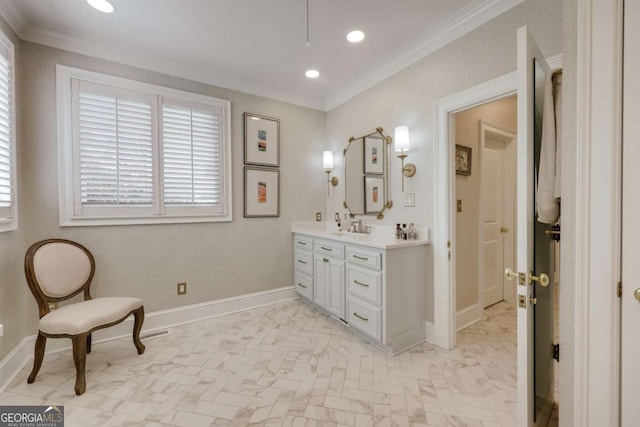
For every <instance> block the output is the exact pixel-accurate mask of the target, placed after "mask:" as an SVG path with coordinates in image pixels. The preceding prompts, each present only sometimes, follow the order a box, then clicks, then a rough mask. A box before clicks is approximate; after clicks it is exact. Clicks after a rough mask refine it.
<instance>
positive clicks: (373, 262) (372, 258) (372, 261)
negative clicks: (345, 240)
mask: <svg viewBox="0 0 640 427" xmlns="http://www.w3.org/2000/svg"><path fill="white" fill-rule="evenodd" d="M347 261H349V262H352V263H354V264H359V265H364V266H367V267H370V268H375V269H376V270H380V269H381V268H382V254H380V252H373V251H368V250H366V249H360V248H356V247H351V246H348V247H347Z"/></svg>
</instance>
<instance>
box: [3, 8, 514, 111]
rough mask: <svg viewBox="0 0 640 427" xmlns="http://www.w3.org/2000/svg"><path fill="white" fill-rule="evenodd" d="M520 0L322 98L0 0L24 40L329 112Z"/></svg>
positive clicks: (465, 19)
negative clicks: (125, 45)
mask: <svg viewBox="0 0 640 427" xmlns="http://www.w3.org/2000/svg"><path fill="white" fill-rule="evenodd" d="M523 1H524V0H476V1H474V2H473V3H471V4H470V5H468V6H466V7H465V8H463V9H461V10H460V11H458V12H457V13H455V14H453V15H452V16H450V17H449V18H447V19H446V20H444V21H442V22H441V23H440V24H438V25H436V26H435V27H434V28H432V29H430V30H429V31H427V32H425V33H423V34H422V35H421V36H420V37H418V38H417V39H416V40H415V41H414V42H413V43H412V44H411V45H409V46H408V47H407V48H406V49H404V50H403V51H402V52H401V53H399V54H398V55H394V56H392V57H390V58H387V59H386V60H383V61H381V63H380V64H381V65H379V66H377V67H376V66H374V67H373V68H372V69H371V70H369V71H368V72H367V73H363V74H361V75H359V76H357V77H355V78H353V79H351V80H350V81H348V82H347V83H346V84H344V85H342V88H341V89H338V90H336V91H333V92H332V93H329V94H328V95H327V96H326V98H324V99H322V98H320V97H318V98H311V97H304V96H300V95H299V94H295V93H289V92H286V91H279V90H274V89H271V88H268V87H264V86H259V85H256V84H254V83H251V82H249V81H246V80H242V79H239V78H237V77H232V76H229V75H223V74H215V73H212V72H210V71H209V70H206V69H202V68H196V67H190V66H188V65H185V64H180V63H177V62H173V61H168V60H166V59H162V58H159V57H154V56H152V55H148V54H146V53H143V52H126V51H124V50H123V49H115V48H113V47H110V46H107V45H102V44H99V43H93V42H88V41H85V40H82V39H78V38H75V37H68V36H64V35H61V34H59V33H57V32H55V31H51V30H46V29H41V28H36V27H34V26H33V25H30V24H29V21H28V19H27V16H26V15H25V14H24V12H23V11H22V9H21V7H19V6H17V4H18V3H17V2H13V1H6V0H0V15H2V17H3V18H4V19H5V20H6V21H7V23H8V24H9V25H10V26H11V28H12V29H13V30H14V31H15V32H16V34H17V35H18V37H20V38H21V39H23V40H26V41H30V42H33V43H38V44H42V45H45V46H50V47H54V48H58V49H63V50H66V51H70V52H75V53H78V54H82V55H87V56H91V57H96V58H100V59H105V60H108V61H114V62H118V63H121V64H125V65H129V66H133V67H137V68H142V69H146V70H150V71H155V72H159V73H163V74H168V75H172V76H176V77H181V78H185V79H189V80H194V81H197V82H201V83H206V84H211V85H214V86H218V87H221V88H225V89H231V90H235V91H239V92H244V93H248V94H252V95H256V96H261V97H265V98H270V99H275V100H278V101H282V102H287V103H291V104H295V105H300V106H303V107H307V108H312V109H316V110H321V111H329V110H331V109H333V108H335V107H337V106H338V105H340V104H342V103H344V102H346V101H348V100H349V99H351V98H353V97H354V96H356V95H358V94H360V93H362V92H364V91H365V90H367V89H369V88H371V87H372V86H374V85H376V84H378V83H380V82H381V81H383V80H385V79H387V78H389V77H390V76H392V75H393V74H395V73H397V72H399V71H401V70H403V69H405V68H407V67H409V66H410V65H412V64H414V63H415V62H417V61H419V60H420V59H422V58H424V57H426V56H428V55H429V54H431V53H433V52H435V51H436V50H438V49H440V48H442V47H443V46H446V45H447V44H449V43H451V42H452V41H454V40H456V39H458V38H460V37H462V36H464V35H465V34H467V33H469V32H471V31H473V30H474V29H476V28H478V27H480V26H481V25H483V24H485V23H487V22H489V21H490V20H492V19H493V18H495V17H497V16H499V15H501V14H502V13H504V12H506V11H507V10H509V9H511V8H513V7H514V6H517V5H518V4H520V3H522V2H523Z"/></svg>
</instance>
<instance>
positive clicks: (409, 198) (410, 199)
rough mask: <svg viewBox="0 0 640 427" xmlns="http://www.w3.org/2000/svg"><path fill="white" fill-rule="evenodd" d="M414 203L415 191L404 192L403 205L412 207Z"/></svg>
mask: <svg viewBox="0 0 640 427" xmlns="http://www.w3.org/2000/svg"><path fill="white" fill-rule="evenodd" d="M415 205H416V193H404V206H405V207H409V208H411V207H414V206H415Z"/></svg>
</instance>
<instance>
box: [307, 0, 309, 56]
mask: <svg viewBox="0 0 640 427" xmlns="http://www.w3.org/2000/svg"><path fill="white" fill-rule="evenodd" d="M307 46H309V0H307Z"/></svg>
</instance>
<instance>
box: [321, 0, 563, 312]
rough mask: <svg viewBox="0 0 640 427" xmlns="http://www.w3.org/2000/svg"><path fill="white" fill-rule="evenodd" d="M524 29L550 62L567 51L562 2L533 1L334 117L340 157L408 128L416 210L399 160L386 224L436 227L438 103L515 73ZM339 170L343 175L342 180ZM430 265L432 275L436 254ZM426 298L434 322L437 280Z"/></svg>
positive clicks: (338, 195)
mask: <svg viewBox="0 0 640 427" xmlns="http://www.w3.org/2000/svg"><path fill="white" fill-rule="evenodd" d="M522 25H527V26H528V27H529V30H530V32H531V33H532V34H533V36H534V37H535V38H536V40H537V41H538V44H539V45H540V48H541V49H542V53H543V54H544V55H545V56H552V55H554V54H557V53H559V52H561V51H562V3H560V2H559V1H558V0H527V1H525V2H524V3H522V4H520V5H519V6H516V7H514V8H513V9H511V10H509V11H508V12H506V13H504V14H503V15H501V16H499V17H497V18H496V19H494V20H492V21H491V22H489V23H487V24H485V25H483V26H482V27H480V28H478V29H476V30H474V31H472V32H471V33H469V34H467V35H465V36H464V37H462V38H460V39H458V40H456V41H454V42H452V43H450V44H449V45H447V46H445V47H443V48H442V49H440V50H439V51H437V52H434V53H433V54H431V55H429V56H427V57H426V58H424V59H422V60H420V61H418V62H417V63H415V64H413V65H412V66H410V67H408V68H406V69H405V70H403V71H401V72H399V73H397V74H395V75H393V76H392V77H390V78H388V79H386V80H384V81H383V82H381V83H379V84H378V85H376V86H374V87H372V88H371V89H369V90H367V91H365V92H363V93H361V94H360V95H358V96H356V97H354V98H353V99H351V100H349V101H347V102H346V103H344V104H342V105H340V106H338V107H336V108H334V109H333V110H331V111H329V112H328V114H327V144H328V146H329V147H331V148H332V149H333V150H334V152H338V151H341V150H342V148H344V146H345V145H346V142H347V139H348V138H349V136H351V135H353V134H357V133H359V132H360V131H362V130H367V129H372V128H375V127H376V126H382V127H383V128H384V129H386V130H388V131H389V132H391V133H392V132H393V128H394V127H395V126H398V125H401V124H404V125H408V126H409V129H410V132H411V144H412V149H411V151H410V152H409V157H408V159H407V161H410V162H412V163H415V165H416V167H417V173H416V175H415V176H414V177H413V178H409V179H405V192H413V193H415V195H416V207H414V208H404V207H402V206H401V204H402V202H401V200H400V199H401V194H400V190H401V189H400V173H399V172H397V171H399V170H400V161H399V160H398V159H397V158H396V157H395V156H394V157H393V159H392V165H391V171H392V194H393V195H394V199H395V202H396V203H395V204H394V207H393V208H392V209H391V210H390V211H389V213H388V214H386V215H385V219H384V220H383V223H385V224H393V223H396V222H415V223H416V224H417V225H419V226H424V227H429V228H433V203H434V188H433V179H432V178H433V174H432V171H433V153H434V149H433V139H432V138H433V115H434V111H433V105H434V102H435V101H437V100H438V99H441V98H443V97H446V96H448V95H451V94H454V93H457V92H459V91H461V90H463V89H466V88H469V87H473V86H475V85H478V84H480V83H483V82H486V81H488V80H491V79H493V78H496V77H499V76H501V75H504V74H506V73H509V72H511V71H514V70H515V69H516V30H517V29H518V28H519V27H520V26H522ZM340 167H342V165H338V167H337V170H336V174H337V175H338V176H343V171H342V170H340ZM343 192H344V187H341V186H338V187H336V190H335V191H334V192H333V194H332V196H331V198H330V199H329V201H328V203H327V213H328V214H329V215H332V214H333V212H342V211H343V209H342V207H341V203H342V200H343ZM425 262H426V265H427V268H429V269H431V270H432V265H433V254H432V253H430V254H429V258H428V259H427V260H425ZM425 296H426V300H425V313H426V316H427V317H426V319H427V320H428V321H433V276H431V279H430V281H429V283H428V284H427V292H426V295H425Z"/></svg>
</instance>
